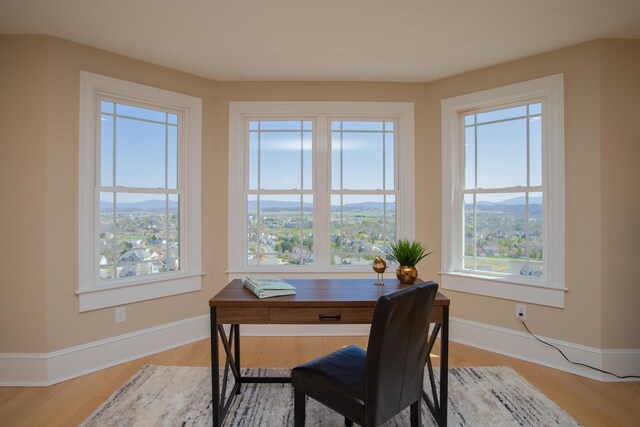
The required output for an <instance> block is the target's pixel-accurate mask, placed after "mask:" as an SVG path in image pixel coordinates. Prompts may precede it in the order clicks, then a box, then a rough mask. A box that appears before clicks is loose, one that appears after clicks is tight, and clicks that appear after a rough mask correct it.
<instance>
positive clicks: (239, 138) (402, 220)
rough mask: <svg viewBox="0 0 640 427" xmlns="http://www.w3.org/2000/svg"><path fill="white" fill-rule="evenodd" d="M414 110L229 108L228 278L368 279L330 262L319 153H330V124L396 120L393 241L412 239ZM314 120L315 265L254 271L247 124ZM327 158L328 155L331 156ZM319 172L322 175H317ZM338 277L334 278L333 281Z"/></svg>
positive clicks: (326, 170) (409, 106) (308, 105)
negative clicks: (262, 275) (271, 275)
mask: <svg viewBox="0 0 640 427" xmlns="http://www.w3.org/2000/svg"><path fill="white" fill-rule="evenodd" d="M413 111H414V106H413V103H412V102H324V101H317V102H316V101H299V102H298V101H282V102H272V101H241V102H230V103H229V222H228V230H229V231H228V254H229V261H228V262H229V264H228V273H229V274H230V275H231V276H232V277H235V276H239V275H242V274H246V273H258V272H260V273H274V274H293V275H296V276H299V277H311V276H316V277H317V276H322V277H327V275H339V276H342V277H344V274H345V273H347V274H353V275H356V276H363V275H365V273H366V276H364V277H370V276H371V274H372V270H371V267H370V266H362V265H359V266H339V265H330V262H329V252H328V251H329V249H330V243H329V229H330V228H329V227H330V226H329V213H328V206H323V205H322V203H321V202H320V201H321V200H328V193H330V189H329V185H330V183H329V181H330V177H331V169H330V168H331V165H330V161H327V162H326V164H321V163H320V162H319V158H320V156H318V151H319V150H323V151H324V152H328V151H327V150H329V131H328V126H329V122H330V120H331V119H349V118H352V119H354V120H358V119H361V120H362V119H365V120H366V119H374V118H375V119H394V120H396V121H397V124H398V126H397V131H396V132H397V133H396V135H397V136H398V142H397V143H396V146H397V148H396V155H397V160H396V165H397V166H396V172H397V182H396V184H397V186H398V189H399V194H398V197H397V199H396V218H397V223H396V237H397V238H398V239H400V238H408V239H413V238H414V234H415V165H414V113H413ZM292 117H295V119H296V120H313V121H314V139H313V153H314V155H313V178H312V179H313V182H314V204H316V207H315V208H314V213H313V221H314V230H315V234H314V263H313V264H312V265H303V266H253V265H248V264H247V250H246V248H247V242H246V240H247V239H246V236H247V224H246V218H247V213H246V209H247V208H246V187H247V182H246V180H247V179H248V178H247V177H248V171H247V166H248V157H247V156H248V147H247V145H248V144H247V140H248V138H247V135H246V133H247V129H246V123H247V120H248V119H256V120H261V119H274V118H276V119H277V118H286V119H291V118H292ZM329 157H330V156H329ZM320 170H322V172H320ZM336 277H337V276H336Z"/></svg>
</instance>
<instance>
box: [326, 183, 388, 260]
mask: <svg viewBox="0 0 640 427" xmlns="http://www.w3.org/2000/svg"><path fill="white" fill-rule="evenodd" d="M388 227H389V225H388V224H387V223H386V221H385V203H384V196H382V195H343V196H342V200H341V199H340V196H337V195H332V196H331V240H332V241H331V263H332V264H334V265H335V264H337V265H369V264H371V262H372V261H373V259H374V258H375V256H376V255H383V256H384V253H385V248H386V245H387V241H386V239H385V238H386V235H387V228H388ZM394 234H395V231H394ZM334 236H335V238H334Z"/></svg>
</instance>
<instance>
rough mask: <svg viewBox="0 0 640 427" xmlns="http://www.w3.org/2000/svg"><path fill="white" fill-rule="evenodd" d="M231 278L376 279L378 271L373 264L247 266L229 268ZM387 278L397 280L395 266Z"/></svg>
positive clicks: (387, 273) (390, 269) (387, 274)
mask: <svg viewBox="0 0 640 427" xmlns="http://www.w3.org/2000/svg"><path fill="white" fill-rule="evenodd" d="M226 273H227V275H228V276H229V278H230V279H240V278H242V277H243V276H246V275H248V274H262V275H273V276H280V277H283V278H287V277H288V278H291V279H320V278H322V279H340V278H344V277H345V276H347V277H351V278H353V279H371V280H375V275H376V273H375V272H374V271H373V269H372V268H371V266H353V267H336V268H327V269H319V268H298V269H296V270H292V269H290V268H289V269H286V268H282V267H272V268H261V269H256V268H246V269H229V270H227V271H226ZM385 277H386V278H387V279H389V280H390V279H392V278H393V279H394V280H395V267H389V268H387V271H385Z"/></svg>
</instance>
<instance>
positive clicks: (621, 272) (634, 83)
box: [600, 40, 640, 348]
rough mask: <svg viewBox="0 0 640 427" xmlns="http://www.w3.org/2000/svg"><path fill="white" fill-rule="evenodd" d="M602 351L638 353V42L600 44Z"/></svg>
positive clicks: (639, 129)
mask: <svg viewBox="0 0 640 427" xmlns="http://www.w3.org/2000/svg"><path fill="white" fill-rule="evenodd" d="M600 60H601V63H600V64H601V65H600V75H601V86H600V99H601V110H600V111H601V133H600V135H601V144H602V158H601V168H602V188H603V192H602V272H603V275H602V276H603V280H602V296H603V298H602V320H603V337H602V341H603V347H605V348H640V309H639V307H640V127H639V123H640V40H624V41H623V40H602V41H601V42H600Z"/></svg>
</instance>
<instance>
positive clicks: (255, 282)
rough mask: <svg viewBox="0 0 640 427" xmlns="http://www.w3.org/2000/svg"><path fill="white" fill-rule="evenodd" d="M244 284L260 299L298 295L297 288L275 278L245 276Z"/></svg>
mask: <svg viewBox="0 0 640 427" xmlns="http://www.w3.org/2000/svg"><path fill="white" fill-rule="evenodd" d="M242 284H243V285H244V287H245V288H247V289H249V290H250V291H251V292H253V293H254V294H255V295H256V296H257V297H258V298H271V297H279V296H283V295H295V293H296V288H295V286H293V285H292V284H291V283H287V282H285V281H284V280H282V279H280V278H279V277H275V276H245V277H244V278H243V279H242Z"/></svg>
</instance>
